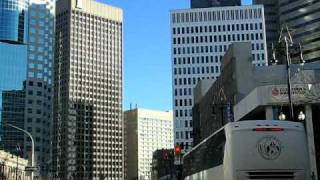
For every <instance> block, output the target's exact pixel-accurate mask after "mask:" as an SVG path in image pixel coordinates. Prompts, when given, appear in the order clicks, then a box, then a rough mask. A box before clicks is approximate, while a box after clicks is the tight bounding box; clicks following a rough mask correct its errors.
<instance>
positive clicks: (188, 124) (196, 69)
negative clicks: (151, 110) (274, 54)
mask: <svg viewBox="0 0 320 180" xmlns="http://www.w3.org/2000/svg"><path fill="white" fill-rule="evenodd" d="M264 22H265V20H264V9H263V6H262V5H253V6H228V7H215V8H205V9H183V10H174V11H172V12H171V33H172V56H171V57H172V71H173V72H172V74H173V75H172V81H173V82H172V83H173V110H174V131H175V134H174V135H175V136H174V139H175V143H179V144H181V145H184V149H185V150H188V149H190V148H191V147H192V145H193V144H192V142H193V136H192V106H193V104H194V102H193V88H194V87H195V85H196V84H197V82H198V81H199V80H200V79H216V78H217V77H218V76H219V75H220V69H221V68H220V66H221V60H222V57H223V55H224V54H225V52H226V50H227V49H228V47H229V45H230V44H231V43H233V42H251V46H252V58H251V59H250V61H252V63H253V64H254V65H257V66H264V65H265V64H266V63H267V51H266V48H265V47H266V38H265V24H264Z"/></svg>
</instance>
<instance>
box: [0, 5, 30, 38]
mask: <svg viewBox="0 0 320 180" xmlns="http://www.w3.org/2000/svg"><path fill="white" fill-rule="evenodd" d="M28 6H29V0H1V1H0V42H7V43H14V44H16V43H18V44H25V43H26V42H27V39H28V38H27V35H28Z"/></svg>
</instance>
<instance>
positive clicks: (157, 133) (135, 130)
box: [124, 108, 173, 180]
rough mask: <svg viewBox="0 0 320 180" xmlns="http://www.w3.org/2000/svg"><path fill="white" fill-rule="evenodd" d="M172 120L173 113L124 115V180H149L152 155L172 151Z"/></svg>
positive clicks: (147, 111) (139, 109)
mask: <svg viewBox="0 0 320 180" xmlns="http://www.w3.org/2000/svg"><path fill="white" fill-rule="evenodd" d="M172 118H173V117H172V111H167V112H165V111H155V110H148V109H141V108H138V109H133V110H128V111H125V112H124V121H125V133H124V134H125V152H126V153H125V170H126V179H128V180H136V179H138V180H151V179H152V176H151V175H152V173H151V172H152V168H151V164H152V157H153V153H154V152H155V151H156V150H159V149H170V148H172V147H173V122H172Z"/></svg>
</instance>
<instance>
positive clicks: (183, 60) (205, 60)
mask: <svg viewBox="0 0 320 180" xmlns="http://www.w3.org/2000/svg"><path fill="white" fill-rule="evenodd" d="M222 58H223V56H196V57H194V56H193V57H181V58H180V57H175V58H173V64H175V65H176V64H179V65H180V64H188V65H189V64H195V63H197V64H199V63H202V64H204V63H209V61H210V62H211V63H213V59H215V62H216V63H218V62H221V60H222Z"/></svg>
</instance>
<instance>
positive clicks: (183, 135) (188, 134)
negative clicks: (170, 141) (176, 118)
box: [175, 121, 193, 139]
mask: <svg viewBox="0 0 320 180" xmlns="http://www.w3.org/2000/svg"><path fill="white" fill-rule="evenodd" d="M186 122H187V121H186ZM187 124H188V123H187ZM186 127H188V126H186ZM190 127H192V124H191V126H190ZM189 138H191V139H192V138H193V132H192V131H180V132H178V131H176V137H175V139H189Z"/></svg>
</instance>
